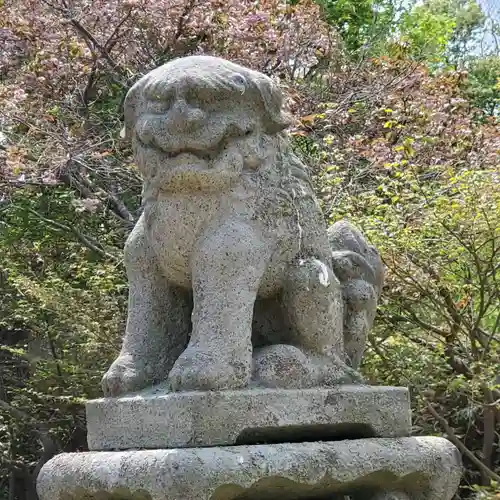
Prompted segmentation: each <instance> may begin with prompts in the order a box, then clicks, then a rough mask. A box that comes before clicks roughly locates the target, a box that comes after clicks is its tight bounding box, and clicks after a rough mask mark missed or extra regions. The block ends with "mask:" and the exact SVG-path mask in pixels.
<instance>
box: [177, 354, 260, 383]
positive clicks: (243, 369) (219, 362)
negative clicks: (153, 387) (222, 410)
mask: <svg viewBox="0 0 500 500" xmlns="http://www.w3.org/2000/svg"><path fill="white" fill-rule="evenodd" d="M251 361H252V357H251V350H248V352H243V353H239V352H236V351H232V352H231V353H228V354H224V353H221V352H220V350H218V351H217V350H214V351H213V352H212V351H207V350H203V349H200V348H199V347H197V346H189V347H188V348H187V349H186V350H185V351H184V352H183V353H182V354H181V355H180V356H179V358H178V359H177V361H176V362H175V364H174V367H173V368H172V370H171V371H170V374H169V376H168V386H169V387H170V389H171V390H172V391H220V390H226V389H240V388H242V387H246V386H247V385H248V383H249V381H250V372H251Z"/></svg>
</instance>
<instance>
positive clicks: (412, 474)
mask: <svg viewBox="0 0 500 500" xmlns="http://www.w3.org/2000/svg"><path fill="white" fill-rule="evenodd" d="M460 476H461V460H460V454H459V452H458V450H457V449H456V448H455V447H454V446H453V445H452V444H451V443H450V442H449V441H448V440H446V439H443V438H437V437H413V438H399V439H380V438H375V439H373V438H372V439H358V440H352V441H350V440H349V441H335V442H316V443H288V444H274V445H253V446H233V447H222V448H190V449H186V448H184V449H171V450H141V451H122V452H87V453H72V454H61V455H58V456H56V457H55V458H53V459H52V460H50V461H49V462H48V463H47V464H46V465H45V466H44V467H43V468H42V470H41V472H40V474H39V476H38V482H37V488H38V493H39V496H40V500H123V499H127V500H243V499H244V500H268V499H269V500H270V499H280V500H300V499H317V500H318V499H329V500H333V499H336V500H337V499H343V498H344V496H347V495H348V496H349V498H350V499H351V500H395V499H397V500H403V499H404V500H451V499H452V497H453V495H454V493H455V491H456V490H457V488H458V486H459V482H460Z"/></svg>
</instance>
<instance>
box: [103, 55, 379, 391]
mask: <svg viewBox="0 0 500 500" xmlns="http://www.w3.org/2000/svg"><path fill="white" fill-rule="evenodd" d="M289 123H290V119H289V116H288V115H287V114H286V113H285V111H284V110H283V105H282V94H281V91H280V89H279V88H278V87H277V86H276V85H275V84H274V82H273V81H272V80H271V79H270V78H268V77H266V76H264V75H263V74H261V73H258V72H255V71H252V70H249V69H247V68H243V67H241V66H239V65H237V64H233V63H231V62H228V61H225V60H222V59H218V58H214V57H208V56H194V57H187V58H182V59H177V60H174V61H172V62H169V63H168V64H166V65H164V66H161V67H160V68H157V69H156V70H154V71H152V72H151V73H149V74H147V75H146V76H145V77H143V78H141V79H140V80H139V81H138V82H137V83H136V84H135V85H134V86H133V87H132V88H131V89H130V91H129V93H128V95H127V97H126V101H125V132H126V135H127V136H128V137H129V138H130V139H131V141H132V146H133V150H134V155H135V160H136V164H137V167H138V168H139V170H140V171H141V173H142V175H143V177H144V187H143V197H144V211H143V214H142V216H141V218H140V220H139V221H138V222H137V224H136V226H135V228H134V230H133V231H132V233H131V235H130V237H129V238H128V241H127V243H126V246H125V265H126V270H127V275H128V280H129V286H130V290H129V309H128V320H127V326H126V332H125V336H124V340H123V346H122V350H121V353H120V355H119V356H118V358H117V359H116V360H115V361H114V363H113V364H112V366H111V367H110V369H109V370H108V372H107V373H106V374H105V376H104V378H103V389H104V393H105V394H106V395H108V396H117V395H120V394H123V393H127V392H130V391H135V390H140V389H142V388H144V387H146V386H148V385H152V384H155V383H158V382H161V381H164V380H166V381H167V383H168V386H169V387H170V389H171V390H173V391H187V390H225V389H236V388H244V387H247V386H249V385H250V384H251V383H255V384H256V385H260V386H264V387H277V388H305V387H316V386H331V385H336V384H339V383H341V382H346V381H350V382H353V381H358V380H359V375H358V374H357V372H356V371H355V370H356V368H357V367H358V365H359V362H360V360H361V358H362V355H363V350H364V345H365V340H366V333H367V331H368V329H369V328H370V327H371V325H372V322H373V317H374V314H375V310H376V305H377V299H378V297H379V294H380V291H381V287H382V282H383V266H382V263H381V260H380V257H379V255H378V253H377V251H376V249H375V248H374V247H372V246H370V245H368V244H367V242H366V241H365V240H364V238H363V236H362V235H361V234H360V233H359V231H357V230H356V229H355V228H354V227H352V226H351V225H349V224H348V223H347V222H345V221H341V222H339V223H337V224H334V225H333V226H332V227H331V228H330V229H329V230H327V227H326V225H325V221H324V218H323V214H322V212H321V209H320V207H319V204H318V201H317V200H316V198H315V196H314V193H313V190H312V188H311V185H310V182H309V177H308V174H307V170H306V167H305V166H304V165H303V164H302V163H301V162H300V161H299V160H298V158H297V157H296V156H295V155H294V154H293V153H292V151H291V149H290V146H289V144H288V142H287V139H286V136H285V134H284V132H283V131H284V130H285V128H286V127H287V126H288V124H289Z"/></svg>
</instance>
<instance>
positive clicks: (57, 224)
mask: <svg viewBox="0 0 500 500" xmlns="http://www.w3.org/2000/svg"><path fill="white" fill-rule="evenodd" d="M26 210H27V211H28V212H29V213H31V214H33V215H35V216H36V217H38V219H40V220H41V221H43V222H45V223H46V224H48V225H49V226H52V227H54V228H56V229H60V230H62V231H66V232H68V233H71V234H74V235H75V236H76V238H77V239H78V240H79V241H80V242H81V243H83V245H85V246H86V247H87V248H89V249H90V250H92V251H93V252H95V253H97V254H98V255H100V256H101V257H103V258H107V259H111V260H113V261H115V262H118V260H119V259H118V258H117V257H115V256H114V255H112V254H110V253H108V252H106V251H105V250H103V249H102V248H101V247H100V246H98V245H97V244H96V243H94V242H92V241H91V240H90V238H89V237H88V236H85V235H84V234H82V233H80V231H78V230H77V229H75V228H74V227H69V226H66V225H64V224H61V223H60V222H57V221H55V220H52V219H47V218H46V217H43V216H42V215H40V214H39V213H38V212H36V211H35V210H33V209H31V208H27V209H26Z"/></svg>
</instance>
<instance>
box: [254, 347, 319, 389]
mask: <svg viewBox="0 0 500 500" xmlns="http://www.w3.org/2000/svg"><path fill="white" fill-rule="evenodd" d="M318 375H319V374H318V370H317V367H316V366H315V364H314V363H311V360H310V358H309V357H308V356H306V355H305V354H304V353H303V352H302V351H301V350H300V349H299V348H297V347H294V346H292V345H286V344H275V345H270V346H266V347H263V348H261V349H258V350H256V351H255V353H254V356H253V371H252V380H253V381H254V382H256V383H257V384H258V385H259V386H262V387H270V388H274V389H278V388H279V389H306V388H309V387H315V386H317V385H319V382H320V381H319V378H318Z"/></svg>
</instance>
